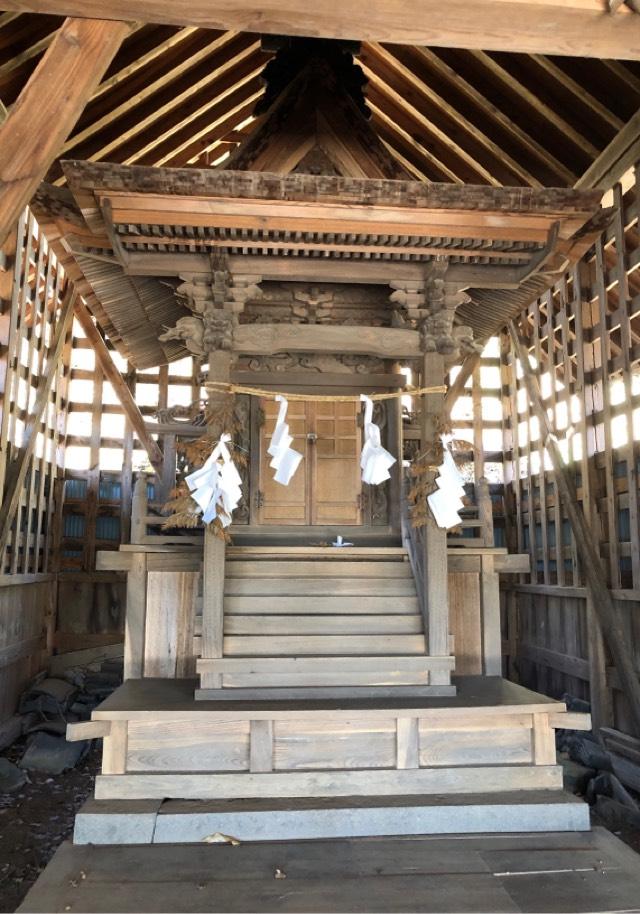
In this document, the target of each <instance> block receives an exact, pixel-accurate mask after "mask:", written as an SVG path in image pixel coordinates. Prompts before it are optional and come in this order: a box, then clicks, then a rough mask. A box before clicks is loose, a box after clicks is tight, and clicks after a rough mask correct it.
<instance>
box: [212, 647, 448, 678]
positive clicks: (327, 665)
mask: <svg viewBox="0 0 640 914" xmlns="http://www.w3.org/2000/svg"><path fill="white" fill-rule="evenodd" d="M454 664H455V657H451V656H446V657H427V656H426V655H425V654H420V655H412V656H389V654H388V653H386V654H382V655H375V656H369V657H344V656H342V657H341V656H337V657H336V656H333V657H328V656H325V657H219V658H205V657H201V658H200V659H199V660H198V661H197V668H198V672H208V673H242V674H244V675H246V674H248V673H251V674H254V673H256V674H260V675H262V674H267V675H276V674H277V675H283V674H296V675H298V674H300V675H306V674H307V673H318V672H322V673H354V672H367V673H375V674H376V675H378V676H380V675H382V674H383V673H384V674H387V673H394V672H398V671H412V672H415V671H418V672H424V671H425V670H438V671H439V670H452V669H453V667H454Z"/></svg>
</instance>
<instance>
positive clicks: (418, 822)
mask: <svg viewBox="0 0 640 914" xmlns="http://www.w3.org/2000/svg"><path fill="white" fill-rule="evenodd" d="M589 828H590V821H589V807H588V805H587V804H586V803H585V802H584V801H583V800H580V799H579V798H577V797H574V796H573V795H572V794H568V793H565V792H564V791H562V790H550V791H525V790H519V791H508V792H504V793H492V794H466V795H464V796H456V795H449V796H447V795H445V796H433V797H425V796H414V797H412V796H397V797H395V796H384V797H379V796H364V797H344V798H339V799H318V798H309V799H300V800H281V801H278V800H273V799H270V800H228V801H209V802H201V801H197V800H196V801H184V800H169V801H165V802H161V801H153V800H146V801H140V800H138V801H131V800H129V801H114V800H89V801H87V803H85V805H84V806H83V807H82V809H81V810H80V812H79V813H78V815H77V816H76V824H75V831H74V843H75V844H189V843H192V844H201V843H202V842H203V841H204V840H205V839H206V838H207V837H208V836H211V835H215V834H216V833H217V832H219V833H221V834H223V835H228V836H232V837H233V838H236V839H237V840H239V841H241V842H243V843H244V842H247V841H290V840H310V839H331V838H363V837H384V836H393V835H451V834H460V835H462V834H465V835H470V834H490V833H493V834H500V833H502V834H506V833H516V832H549V831H552V832H577V831H588V830H589Z"/></svg>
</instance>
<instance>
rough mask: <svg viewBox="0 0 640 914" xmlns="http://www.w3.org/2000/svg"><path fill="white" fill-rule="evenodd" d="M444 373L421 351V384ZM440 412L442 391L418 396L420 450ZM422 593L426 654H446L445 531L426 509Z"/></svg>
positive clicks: (434, 433)
mask: <svg viewBox="0 0 640 914" xmlns="http://www.w3.org/2000/svg"><path fill="white" fill-rule="evenodd" d="M444 376H445V366H444V356H442V355H440V353H438V352H428V353H425V355H424V356H423V359H422V386H423V387H436V386H438V385H442V384H443V382H444ZM443 413H444V394H441V393H437V394H423V395H422V410H421V415H420V437H421V446H422V451H423V452H426V451H428V450H429V448H430V447H431V446H432V445H433V444H435V443H436V442H437V441H438V439H439V437H440V433H441V429H440V424H439V423H440V421H441V419H442V416H443ZM433 459H434V458H433V454H427V457H426V460H427V462H428V463H433ZM427 478H428V479H433V478H435V471H433V472H432V473H430V474H428V476H427ZM424 593H425V604H426V605H425V611H426V619H425V626H426V630H427V640H428V649H429V654H430V655H431V656H434V657H439V656H446V655H448V654H449V585H448V575H447V531H446V530H443V529H442V528H441V527H438V525H437V524H436V522H435V520H434V519H433V517H432V516H431V513H430V512H429V511H428V512H427V523H426V526H425V529H424ZM439 677H444V679H442V680H441V679H440V678H439ZM431 682H432V683H433V684H434V685H440V684H443V683H445V682H446V683H448V682H449V674H448V673H446V672H445V673H436V672H434V673H432V674H431Z"/></svg>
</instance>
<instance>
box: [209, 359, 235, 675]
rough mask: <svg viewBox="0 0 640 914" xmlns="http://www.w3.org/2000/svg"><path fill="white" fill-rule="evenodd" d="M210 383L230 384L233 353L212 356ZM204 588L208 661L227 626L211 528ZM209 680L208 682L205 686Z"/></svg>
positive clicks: (220, 544)
mask: <svg viewBox="0 0 640 914" xmlns="http://www.w3.org/2000/svg"><path fill="white" fill-rule="evenodd" d="M209 381H213V382H220V383H223V384H228V383H230V381H231V352H229V351H227V350H222V349H219V350H217V351H216V352H210V353H209ZM228 399H229V394H228V393H215V392H214V391H213V390H210V391H209V408H210V409H211V410H212V412H215V410H216V408H224V406H225V405H226V403H227V401H228ZM209 431H210V433H211V434H212V436H213V437H219V436H220V434H222V432H223V431H224V429H223V428H222V427H221V426H220V424H219V423H217V422H213V423H211V424H210V425H209ZM203 561H204V582H203V583H204V586H203V593H202V656H203V657H206V658H207V659H211V658H217V657H222V647H223V626H224V563H225V542H224V540H223V539H222V537H220V536H216V534H215V533H214V532H213V531H212V530H211V529H210V528H209V527H207V529H206V530H205V533H204V560H203ZM205 678H206V682H205ZM220 680H221V677H220V674H218V673H214V674H211V673H206V674H203V680H202V686H203V688H210V689H214V688H219V687H220Z"/></svg>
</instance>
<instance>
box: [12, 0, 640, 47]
mask: <svg viewBox="0 0 640 914" xmlns="http://www.w3.org/2000/svg"><path fill="white" fill-rule="evenodd" d="M3 5H4V6H5V7H7V8H8V9H9V10H10V11H18V12H28V13H33V12H38V13H53V14H57V15H65V16H92V17H97V18H101V17H104V16H109V17H110V18H112V19H122V20H127V21H130V20H143V21H145V22H163V23H167V24H169V25H197V26H201V27H203V28H212V29H233V30H237V31H252V32H253V31H255V32H267V33H270V34H276V35H311V36H322V37H325V38H347V39H355V40H364V41H388V42H392V43H398V44H424V45H432V46H437V47H456V48H478V49H480V48H485V49H489V50H495V51H520V52H522V53H531V54H561V55H563V54H564V55H572V54H575V53H576V51H577V50H579V52H580V54H581V56H583V57H597V58H602V57H605V58H607V57H608V58H621V59H627V60H638V59H640V19H639V18H637V16H636V14H635V13H634V12H633V11H632V10H631V9H629V8H628V7H627V6H623V7H621V8H620V10H618V11H617V12H616V13H610V12H609V11H608V9H609V8H608V5H607V3H606V0H473V2H472V3H470V2H469V0H448V2H447V3H443V2H442V0H418V2H416V3H411V4H409V3H406V0H386V2H384V3H381V2H375V0H352V2H351V3H331V4H329V3H326V2H325V3H318V4H315V5H313V4H312V5H311V6H310V5H309V4H308V3H307V2H306V0H272V2H271V4H270V5H269V7H268V9H267V10H265V9H264V8H262V7H259V6H257V5H254V6H253V7H251V6H248V5H247V3H246V0H215V2H214V0H190V2H189V3H176V2H175V0H109V3H105V2H104V0H5V2H4V4H3Z"/></svg>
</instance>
